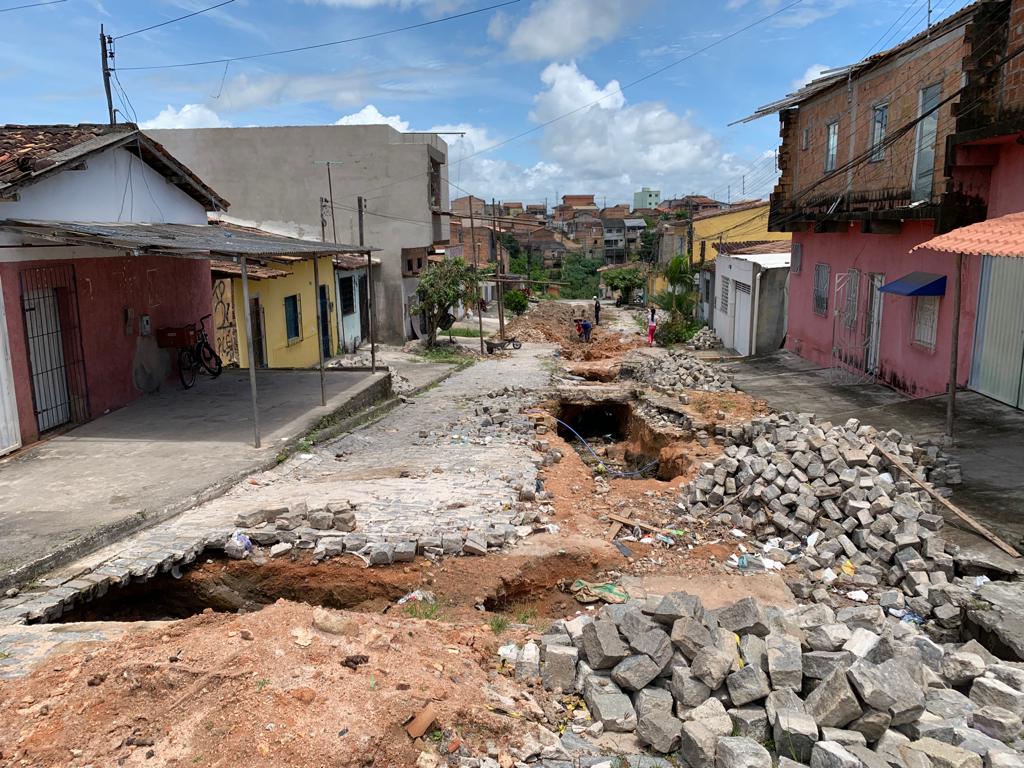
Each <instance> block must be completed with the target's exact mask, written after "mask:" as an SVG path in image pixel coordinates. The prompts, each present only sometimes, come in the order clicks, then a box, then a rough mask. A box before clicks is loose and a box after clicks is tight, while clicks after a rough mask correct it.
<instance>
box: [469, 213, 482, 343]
mask: <svg viewBox="0 0 1024 768" xmlns="http://www.w3.org/2000/svg"><path fill="white" fill-rule="evenodd" d="M469 241H470V243H471V244H472V246H473V269H474V270H476V271H477V273H478V274H479V272H480V263H479V259H478V258H477V250H476V218H475V217H474V216H473V196H472V195H470V196H469ZM477 291H478V292H479V301H478V302H477V308H476V314H477V318H478V320H477V327H478V328H479V329H480V354H481V355H482V354H483V353H484V310H483V305H484V284H483V283H482V282H480V280H479V279H478V280H477Z"/></svg>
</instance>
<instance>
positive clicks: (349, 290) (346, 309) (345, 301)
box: [338, 275, 356, 315]
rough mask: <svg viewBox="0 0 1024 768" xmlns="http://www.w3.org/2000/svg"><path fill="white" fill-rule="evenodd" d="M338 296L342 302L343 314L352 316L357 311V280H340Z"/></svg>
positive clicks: (347, 278)
mask: <svg viewBox="0 0 1024 768" xmlns="http://www.w3.org/2000/svg"><path fill="white" fill-rule="evenodd" d="M338 294H339V300H340V302H341V314H342V315H352V314H355V311H356V289H355V280H353V278H352V276H351V275H349V276H346V277H342V278H339V280H338Z"/></svg>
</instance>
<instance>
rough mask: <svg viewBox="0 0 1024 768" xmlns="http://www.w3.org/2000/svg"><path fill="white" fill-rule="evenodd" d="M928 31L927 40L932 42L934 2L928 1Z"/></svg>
mask: <svg viewBox="0 0 1024 768" xmlns="http://www.w3.org/2000/svg"><path fill="white" fill-rule="evenodd" d="M927 30H928V35H927V39H929V40H931V38H932V0H928V26H927Z"/></svg>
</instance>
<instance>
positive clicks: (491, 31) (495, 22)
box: [487, 11, 511, 40]
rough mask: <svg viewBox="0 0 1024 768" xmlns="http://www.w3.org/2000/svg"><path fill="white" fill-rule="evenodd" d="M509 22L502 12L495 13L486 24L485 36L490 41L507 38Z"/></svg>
mask: <svg viewBox="0 0 1024 768" xmlns="http://www.w3.org/2000/svg"><path fill="white" fill-rule="evenodd" d="M510 25H511V20H510V19H509V17H508V14H507V13H505V12H504V11H497V12H496V13H495V14H494V15H493V16H491V20H490V21H489V22H487V36H488V37H489V38H491V39H492V40H504V39H505V38H506V37H508V34H509V31H510V30H509V27H510Z"/></svg>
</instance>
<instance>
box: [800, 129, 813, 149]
mask: <svg viewBox="0 0 1024 768" xmlns="http://www.w3.org/2000/svg"><path fill="white" fill-rule="evenodd" d="M810 146H811V127H810V126H807V127H806V128H804V132H803V136H802V137H801V139H800V149H810Z"/></svg>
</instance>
